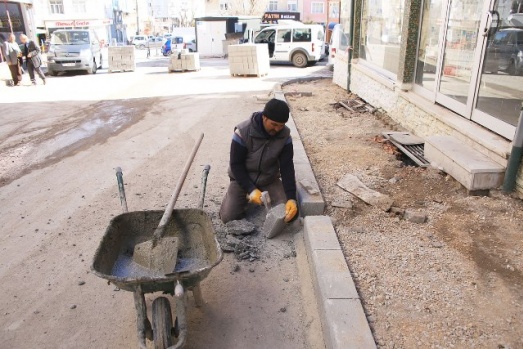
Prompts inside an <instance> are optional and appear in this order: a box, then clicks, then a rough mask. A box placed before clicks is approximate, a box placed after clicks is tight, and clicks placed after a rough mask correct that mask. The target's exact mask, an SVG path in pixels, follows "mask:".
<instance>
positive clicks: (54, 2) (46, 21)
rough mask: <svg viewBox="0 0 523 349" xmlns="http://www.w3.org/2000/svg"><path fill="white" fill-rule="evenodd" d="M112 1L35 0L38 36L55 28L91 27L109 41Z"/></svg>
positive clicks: (48, 33)
mask: <svg viewBox="0 0 523 349" xmlns="http://www.w3.org/2000/svg"><path fill="white" fill-rule="evenodd" d="M111 16H112V3H111V1H106V0H89V1H87V0H35V1H34V17H35V23H36V27H37V31H38V32H39V34H40V37H42V36H43V35H45V36H48V35H50V34H51V33H52V32H53V31H55V30H57V29H72V28H82V29H92V30H94V31H95V32H96V33H97V35H98V37H99V39H100V40H104V41H105V42H109V41H110V39H111V35H110V33H111V25H112V24H113V20H112V18H111Z"/></svg>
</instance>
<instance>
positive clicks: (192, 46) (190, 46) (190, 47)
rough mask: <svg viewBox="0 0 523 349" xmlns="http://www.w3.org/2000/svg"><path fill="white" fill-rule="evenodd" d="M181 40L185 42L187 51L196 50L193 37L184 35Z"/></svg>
mask: <svg viewBox="0 0 523 349" xmlns="http://www.w3.org/2000/svg"><path fill="white" fill-rule="evenodd" d="M183 41H184V43H185V46H186V48H187V49H188V50H189V52H196V51H197V47H196V39H195V38H194V37H184V38H183Z"/></svg>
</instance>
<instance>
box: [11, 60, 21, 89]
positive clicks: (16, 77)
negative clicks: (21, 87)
mask: <svg viewBox="0 0 523 349" xmlns="http://www.w3.org/2000/svg"><path fill="white" fill-rule="evenodd" d="M8 66H9V70H10V71H11V78H12V79H13V83H14V84H15V85H16V84H18V83H19V82H20V81H22V68H21V67H20V63H17V64H13V65H11V64H8Z"/></svg>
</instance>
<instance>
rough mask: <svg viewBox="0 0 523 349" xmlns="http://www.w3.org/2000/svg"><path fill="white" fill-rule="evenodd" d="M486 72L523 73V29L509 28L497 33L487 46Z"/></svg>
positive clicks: (484, 69)
mask: <svg viewBox="0 0 523 349" xmlns="http://www.w3.org/2000/svg"><path fill="white" fill-rule="evenodd" d="M483 71H484V72H490V73H493V74H497V73H498V71H504V72H507V73H508V74H510V75H517V74H521V73H522V72H523V29H518V28H507V29H501V30H498V31H497V32H496V34H495V35H494V37H493V38H492V40H491V41H490V42H489V43H488V46H487V55H486V57H485V63H484V68H483Z"/></svg>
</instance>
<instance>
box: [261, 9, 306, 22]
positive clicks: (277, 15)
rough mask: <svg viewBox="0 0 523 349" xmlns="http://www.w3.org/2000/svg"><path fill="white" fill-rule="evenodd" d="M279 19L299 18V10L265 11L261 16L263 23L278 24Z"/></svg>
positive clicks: (296, 19)
mask: <svg viewBox="0 0 523 349" xmlns="http://www.w3.org/2000/svg"><path fill="white" fill-rule="evenodd" d="M281 20H293V21H299V20H300V13H299V12H265V13H264V14H263V17H262V23H264V24H278V21H281Z"/></svg>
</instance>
